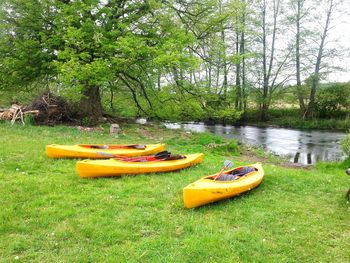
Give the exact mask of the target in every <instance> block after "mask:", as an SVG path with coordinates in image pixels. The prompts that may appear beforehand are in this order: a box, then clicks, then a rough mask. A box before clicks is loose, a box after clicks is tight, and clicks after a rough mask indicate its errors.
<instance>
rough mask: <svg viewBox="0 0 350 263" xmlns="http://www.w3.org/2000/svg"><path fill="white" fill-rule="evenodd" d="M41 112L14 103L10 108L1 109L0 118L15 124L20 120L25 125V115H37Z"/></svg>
mask: <svg viewBox="0 0 350 263" xmlns="http://www.w3.org/2000/svg"><path fill="white" fill-rule="evenodd" d="M38 114H39V111H38V110H30V109H28V108H26V107H24V106H20V105H17V104H12V106H11V107H10V108H8V109H3V110H0V120H7V121H11V124H12V125H13V124H14V123H15V122H16V121H17V120H20V121H21V122H22V124H23V125H24V124H25V122H24V119H25V118H24V116H26V115H34V116H37V115H38Z"/></svg>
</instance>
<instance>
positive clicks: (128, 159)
mask: <svg viewBox="0 0 350 263" xmlns="http://www.w3.org/2000/svg"><path fill="white" fill-rule="evenodd" d="M97 154H99V155H102V156H106V157H110V158H115V159H117V160H122V161H126V162H147V161H154V160H160V159H166V158H169V157H170V156H171V153H170V152H168V151H162V152H159V153H156V154H155V155H149V156H140V157H125V156H119V155H115V154H110V153H105V152H97Z"/></svg>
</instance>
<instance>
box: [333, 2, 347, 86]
mask: <svg viewBox="0 0 350 263" xmlns="http://www.w3.org/2000/svg"><path fill="white" fill-rule="evenodd" d="M342 11H343V14H342V15H339V16H338V15H337V16H336V17H335V18H334V21H333V22H334V25H335V27H334V28H333V29H332V31H331V34H330V37H331V38H332V39H336V41H335V42H334V43H331V44H332V45H335V46H338V45H339V47H343V48H344V52H343V53H342V55H341V56H339V57H337V58H336V59H335V60H334V61H333V63H334V65H335V66H340V67H342V68H344V71H343V72H340V71H338V72H334V73H332V74H330V75H329V77H328V79H329V80H330V81H337V82H347V81H350V0H344V2H343V3H342Z"/></svg>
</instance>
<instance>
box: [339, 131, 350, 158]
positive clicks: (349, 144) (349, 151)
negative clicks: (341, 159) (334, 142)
mask: <svg viewBox="0 0 350 263" xmlns="http://www.w3.org/2000/svg"><path fill="white" fill-rule="evenodd" d="M341 148H342V150H343V152H344V153H345V154H346V156H347V157H350V133H349V134H348V135H347V136H346V137H345V138H344V139H343V140H342V141H341Z"/></svg>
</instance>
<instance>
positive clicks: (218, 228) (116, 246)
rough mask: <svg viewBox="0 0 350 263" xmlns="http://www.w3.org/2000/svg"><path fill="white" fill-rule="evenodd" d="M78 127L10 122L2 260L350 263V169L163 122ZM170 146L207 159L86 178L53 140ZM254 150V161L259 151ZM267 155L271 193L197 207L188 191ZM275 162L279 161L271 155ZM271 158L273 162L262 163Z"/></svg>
mask: <svg viewBox="0 0 350 263" xmlns="http://www.w3.org/2000/svg"><path fill="white" fill-rule="evenodd" d="M102 128H104V129H103V130H102V129H96V130H94V131H92V132H87V131H82V130H78V129H77V128H76V127H65V126H56V127H43V126H24V127H23V126H21V125H14V126H12V127H11V126H10V125H8V124H4V123H0V132H1V134H2V136H1V137H0V145H2V147H1V148H0V179H1V181H2V183H1V184H0V195H1V196H2V197H3V198H2V199H1V201H0V202H1V207H2V209H1V211H0V217H1V220H2V226H1V228H0V231H1V235H0V240H1V242H0V243H1V246H0V256H1V258H2V260H4V261H15V260H19V262H28V261H40V262H57V261H63V262H71V261H75V262H76V261H81V262H86V261H93V262H95V261H104V262H106V261H118V262H130V261H132V262H179V261H181V262H201V261H202V262H208V261H213V262H214V261H216V262H223V261H227V262H249V261H252V260H253V259H254V260H253V261H260V262H267V261H278V262H306V261H310V260H311V261H326V262H334V261H340V262H347V261H349V260H350V257H349V254H348V247H349V245H350V230H349V227H348V225H349V220H348V214H349V209H350V207H349V204H347V203H346V199H345V193H346V191H347V189H348V188H349V185H350V177H348V176H346V175H345V173H344V166H343V165H342V164H341V163H320V164H317V165H316V167H314V168H312V169H310V170H305V169H290V168H285V167H282V166H280V165H279V164H278V161H275V160H274V159H273V158H276V157H273V156H269V155H266V154H265V153H264V152H263V151H262V150H261V152H257V151H256V150H254V149H251V153H250V154H248V153H245V154H244V152H243V151H242V149H241V148H240V146H239V145H237V142H236V141H234V140H225V139H223V138H221V137H219V136H213V135H211V134H207V133H204V134H192V133H190V132H184V131H177V130H176V131H174V130H167V129H165V128H160V127H158V126H154V125H152V126H147V125H146V126H145V125H131V124H125V125H121V129H122V134H120V135H118V136H115V135H112V136H111V135H109V134H108V132H109V129H108V127H107V126H103V127H102ZM84 142H85V143H87V142H95V143H146V142H148V143H151V142H163V143H166V144H167V146H168V149H169V150H170V151H171V152H173V153H192V152H203V153H204V154H205V157H204V162H203V163H202V164H200V165H198V166H196V167H192V168H189V169H185V170H182V171H179V172H172V173H164V174H151V175H139V176H124V177H121V178H105V179H97V180H86V179H81V178H79V177H78V176H77V174H76V171H75V164H76V160H52V159H48V158H46V156H45V153H44V149H45V145H46V144H51V143H58V144H73V143H84ZM249 155H251V156H249ZM259 155H261V156H260V157H261V158H264V159H263V160H264V164H263V165H264V169H265V179H264V181H263V183H262V184H261V186H260V187H259V188H257V189H255V190H253V191H251V192H249V193H247V194H244V195H242V196H240V197H236V198H232V199H230V200H226V201H222V202H218V203H216V204H212V205H207V206H204V207H201V208H198V209H185V208H183V203H182V188H183V187H184V186H186V185H187V184H189V183H191V182H193V181H195V180H197V179H198V178H200V177H202V176H204V175H207V174H212V173H215V172H217V171H218V170H220V169H221V167H222V163H223V161H224V160H225V159H230V160H232V161H233V162H234V163H235V165H236V166H238V165H244V164H248V163H250V162H252V161H255V159H254V158H259ZM271 158H272V159H271ZM260 160H262V159H260Z"/></svg>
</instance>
